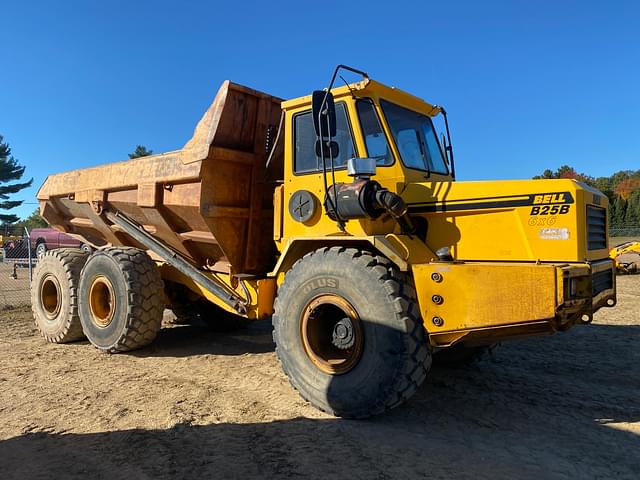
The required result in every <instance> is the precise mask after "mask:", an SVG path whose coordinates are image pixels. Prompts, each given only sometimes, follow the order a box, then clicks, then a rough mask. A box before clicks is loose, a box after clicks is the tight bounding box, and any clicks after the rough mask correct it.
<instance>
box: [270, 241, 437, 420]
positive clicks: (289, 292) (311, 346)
mask: <svg viewBox="0 0 640 480" xmlns="http://www.w3.org/2000/svg"><path fill="white" fill-rule="evenodd" d="M273 326H274V334H273V335H274V341H275V343H276V353H277V355H278V358H279V359H280V362H281V364H282V368H283V370H284V372H285V373H286V374H287V376H288V377H289V380H290V382H291V384H292V385H293V386H294V387H295V388H296V389H297V390H298V392H300V394H301V395H302V397H303V398H305V399H306V400H308V401H309V402H310V403H311V404H313V405H314V406H315V407H317V408H319V409H320V410H323V411H325V412H329V413H331V414H333V415H336V416H341V417H349V418H364V417H368V416H371V415H376V414H379V413H382V412H384V411H385V410H388V409H390V408H394V407H396V406H398V405H400V404H401V403H402V402H404V401H405V400H407V399H408V398H409V397H411V396H412V395H413V394H414V393H415V391H416V390H417V388H418V386H419V385H420V384H421V383H422V382H423V380H424V379H425V377H426V374H427V370H428V369H429V367H430V365H431V354H430V349H429V345H428V342H427V339H426V332H425V329H424V327H423V325H422V322H421V321H420V318H419V316H418V309H417V308H416V303H415V291H414V288H413V286H412V285H411V282H410V278H409V277H407V276H406V275H404V274H402V273H401V272H399V271H398V270H397V268H396V267H395V266H394V265H393V264H392V263H391V262H390V261H389V260H387V259H386V258H384V257H380V256H376V255H374V254H372V253H369V252H366V251H361V250H357V249H354V248H349V249H346V248H340V247H333V248H323V249H320V250H317V251H315V252H312V253H309V254H307V255H305V256H304V257H303V258H302V259H300V260H298V262H296V264H295V265H294V266H293V267H292V268H291V270H290V271H289V272H287V274H286V276H285V280H284V282H283V284H282V285H281V286H280V288H279V290H278V297H277V299H276V302H275V313H274V315H273Z"/></svg>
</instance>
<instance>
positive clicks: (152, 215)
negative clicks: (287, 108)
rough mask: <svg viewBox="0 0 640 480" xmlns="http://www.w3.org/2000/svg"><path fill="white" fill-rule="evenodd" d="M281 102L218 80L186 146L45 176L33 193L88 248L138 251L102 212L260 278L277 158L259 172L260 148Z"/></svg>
mask: <svg viewBox="0 0 640 480" xmlns="http://www.w3.org/2000/svg"><path fill="white" fill-rule="evenodd" d="M280 103H281V100H280V99H279V98H275V97H272V96H270V95H266V94H263V93H260V92H257V91H255V90H251V89H249V88H246V87H243V86H240V85H237V84H234V83H231V82H229V81H226V82H224V83H223V84H222V86H221V87H220V90H219V91H218V93H217V95H216V97H215V99H214V101H213V103H212V104H211V106H210V107H209V109H208V110H207V112H206V113H205V114H204V116H203V117H202V119H201V120H200V122H199V123H198V125H197V126H196V129H195V132H194V134H193V137H192V138H191V140H189V142H187V144H186V145H185V146H184V148H182V149H181V150H177V151H174V152H168V153H163V154H160V155H153V156H149V157H142V158H137V159H134V160H128V161H124V162H117V163H111V164H107V165H102V166H98V167H92V168H86V169H82V170H73V171H70V172H66V173H60V174H56V175H50V176H49V177H48V178H47V180H46V181H45V182H44V184H43V185H42V187H40V190H39V191H38V195H37V197H38V200H39V201H40V211H41V214H42V216H43V217H44V218H45V219H46V220H47V221H48V222H49V223H50V224H51V225H52V226H53V227H54V228H56V229H58V230H61V231H63V232H67V233H70V234H72V235H77V236H80V237H82V238H83V239H85V240H86V241H88V242H89V243H91V244H93V245H95V246H102V245H106V244H112V245H130V246H140V245H138V244H137V243H136V241H135V240H133V238H131V237H130V236H128V235H127V234H126V233H124V232H123V231H121V230H119V229H118V227H117V226H115V225H112V224H111V223H110V222H108V220H106V218H105V217H104V215H101V212H102V210H103V209H104V208H105V206H110V207H112V208H115V209H117V210H119V211H121V212H123V213H125V214H126V215H127V216H128V217H129V218H131V219H132V220H134V221H136V222H137V223H139V224H141V225H143V227H144V228H145V230H147V231H148V232H149V233H152V234H153V235H154V236H156V237H157V238H159V239H161V240H162V241H164V242H165V243H166V244H167V245H169V246H171V247H172V248H173V249H175V250H176V251H178V252H180V253H181V254H183V255H184V256H185V257H187V258H188V259H190V260H191V261H192V262H193V263H194V264H195V265H197V266H199V267H209V268H211V269H213V270H217V271H228V270H229V269H231V270H232V271H233V272H234V273H257V274H259V273H264V272H267V271H269V270H270V268H271V267H272V266H273V264H274V253H275V249H274V246H273V241H272V238H273V235H272V231H273V203H272V198H273V190H274V188H275V181H274V180H276V179H278V178H282V177H281V175H282V173H281V170H282V160H281V158H278V157H280V155H277V156H276V158H275V159H274V161H273V162H272V165H273V167H272V170H273V171H269V172H267V171H266V169H265V163H266V158H267V152H266V148H265V147H266V141H267V136H268V135H270V134H274V133H275V129H276V128H277V126H278V120H279V118H280V111H281V109H280ZM278 170H279V171H278Z"/></svg>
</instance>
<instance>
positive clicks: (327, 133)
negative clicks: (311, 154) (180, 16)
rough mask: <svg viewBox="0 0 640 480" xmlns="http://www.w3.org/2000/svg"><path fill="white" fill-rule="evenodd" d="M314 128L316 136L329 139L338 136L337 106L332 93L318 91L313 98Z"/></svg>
mask: <svg viewBox="0 0 640 480" xmlns="http://www.w3.org/2000/svg"><path fill="white" fill-rule="evenodd" d="M311 100H312V101H311V105H312V108H311V110H312V112H313V113H312V116H313V126H314V128H315V130H316V136H318V137H320V138H329V137H335V136H336V106H335V103H334V102H333V95H332V94H331V92H326V91H324V90H316V91H314V92H313V94H312V96H311Z"/></svg>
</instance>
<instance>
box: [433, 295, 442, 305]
mask: <svg viewBox="0 0 640 480" xmlns="http://www.w3.org/2000/svg"><path fill="white" fill-rule="evenodd" d="M431 300H432V301H433V303H435V304H436V305H442V302H444V298H442V297H441V296H440V295H434V296H433V297H431Z"/></svg>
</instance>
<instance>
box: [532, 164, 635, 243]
mask: <svg viewBox="0 0 640 480" xmlns="http://www.w3.org/2000/svg"><path fill="white" fill-rule="evenodd" d="M533 178H536V179H537V178H571V179H574V180H578V181H580V182H583V183H586V184H587V185H590V186H592V187H594V188H597V189H598V190H600V191H601V192H602V193H604V194H605V195H606V196H607V197H608V198H609V231H610V233H612V234H617V235H640V170H621V171H619V172H616V173H614V174H613V175H611V176H608V177H592V176H590V175H586V174H584V173H578V172H576V170H575V169H574V168H573V167H570V166H568V165H562V166H561V167H560V168H558V169H557V170H556V171H555V172H554V171H552V170H545V171H544V172H543V173H542V175H536V176H535V177H533Z"/></svg>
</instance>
